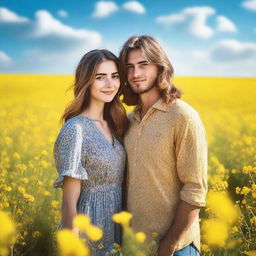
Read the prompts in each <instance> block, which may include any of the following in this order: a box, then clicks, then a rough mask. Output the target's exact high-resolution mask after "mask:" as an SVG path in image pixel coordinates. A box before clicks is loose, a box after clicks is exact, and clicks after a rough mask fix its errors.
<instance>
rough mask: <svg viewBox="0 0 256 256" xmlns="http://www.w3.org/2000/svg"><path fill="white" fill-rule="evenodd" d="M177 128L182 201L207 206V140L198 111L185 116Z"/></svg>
mask: <svg viewBox="0 0 256 256" xmlns="http://www.w3.org/2000/svg"><path fill="white" fill-rule="evenodd" d="M182 119H183V120H182V121H181V125H180V126H177V128H178V130H177V131H176V132H177V141H176V158H177V173H178V176H179V179H180V182H181V183H182V189H181V191H180V199H181V200H183V201H185V202H187V203H189V204H191V205H195V206H199V207H203V206H205V204H206V201H205V199H206V193H207V167H208V161H207V138H206V132H205V129H204V126H203V124H202V122H201V120H200V117H199V115H198V114H197V112H196V111H193V112H191V113H190V115H184V116H183V118H182Z"/></svg>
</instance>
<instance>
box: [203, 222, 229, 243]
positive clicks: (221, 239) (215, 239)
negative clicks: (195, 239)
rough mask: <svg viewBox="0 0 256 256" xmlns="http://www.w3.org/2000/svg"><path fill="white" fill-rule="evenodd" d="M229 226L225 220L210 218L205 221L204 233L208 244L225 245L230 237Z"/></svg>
mask: <svg viewBox="0 0 256 256" xmlns="http://www.w3.org/2000/svg"><path fill="white" fill-rule="evenodd" d="M228 230H229V227H228V225H227V224H226V223H225V222H222V221H219V220H216V219H208V220H205V221H203V224H202V233H203V237H204V239H205V241H206V242H207V244H208V245H212V246H220V247H224V246H225V244H226V240H227V238H228Z"/></svg>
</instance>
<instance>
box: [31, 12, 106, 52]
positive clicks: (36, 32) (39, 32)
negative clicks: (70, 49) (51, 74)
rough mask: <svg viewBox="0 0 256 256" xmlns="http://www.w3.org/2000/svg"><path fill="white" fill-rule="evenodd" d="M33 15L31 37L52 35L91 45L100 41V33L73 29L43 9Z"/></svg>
mask: <svg viewBox="0 0 256 256" xmlns="http://www.w3.org/2000/svg"><path fill="white" fill-rule="evenodd" d="M35 16H36V20H35V23H34V29H33V33H32V34H31V36H32V37H36V38H39V37H40V38H44V37H53V38H57V39H59V40H67V41H68V42H71V41H73V40H75V41H77V42H83V43H87V44H92V45H98V44H99V43H100V42H101V35H100V34H99V33H98V32H95V31H89V30H85V29H74V28H72V27H70V26H67V25H64V24H63V23H61V22H60V21H59V20H57V19H55V18H54V17H53V16H52V15H51V14H50V13H49V12H47V11H45V10H40V11H37V12H36V14H35ZM59 43H60V44H61V43H64V42H63V41H60V42H59ZM57 47H58V46H57Z"/></svg>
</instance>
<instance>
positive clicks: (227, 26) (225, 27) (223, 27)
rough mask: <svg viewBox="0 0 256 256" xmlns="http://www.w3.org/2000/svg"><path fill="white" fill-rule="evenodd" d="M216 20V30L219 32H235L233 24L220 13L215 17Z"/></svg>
mask: <svg viewBox="0 0 256 256" xmlns="http://www.w3.org/2000/svg"><path fill="white" fill-rule="evenodd" d="M216 22H217V28H216V30H217V31H219V32H228V33H235V32H237V28H236V26H235V24H234V23H233V22H232V21H231V20H230V19H228V18H227V17H225V16H222V15H220V16H218V17H216Z"/></svg>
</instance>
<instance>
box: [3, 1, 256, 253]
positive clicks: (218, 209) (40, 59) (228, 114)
mask: <svg viewBox="0 0 256 256" xmlns="http://www.w3.org/2000/svg"><path fill="white" fill-rule="evenodd" d="M142 34H148V35H151V36H153V37H155V38H156V39H157V40H159V42H160V43H161V45H162V47H163V48H164V49H165V51H166V52H167V54H168V56H169V58H170V60H171V62H172V64H173V66H174V69H175V78H174V83H175V85H176V86H177V87H179V88H181V89H182V90H183V92H184V95H183V97H182V98H183V99H184V100H185V101H187V102H188V103H189V104H191V105H192V106H193V107H194V108H195V109H196V110H197V111H198V112H199V114H200V116H201V118H202V121H203V123H204V125H205V127H206V130H207V135H208V142H209V175H208V178H209V179H208V180H209V193H208V197H207V206H206V208H205V209H203V210H202V211H201V214H200V218H201V230H202V255H204V256H223V255H228V256H241V255H256V251H255V250H256V246H255V244H256V185H255V183H256V146H255V145H256V121H255V120H256V101H255V99H256V79H255V76H256V0H232V1H229V2H228V1H216V0H207V1H202V0H190V1H186V0H172V1H171V0H169V1H164V0H159V1H156V0H141V1H88V0H77V1H59V0H52V1H50V0H47V1H31V0H22V1H17V0H0V73H1V74H0V120H1V123H0V230H1V232H0V255H8V254H9V253H11V254H12V255H33V256H34V255H57V249H56V243H55V239H54V237H55V234H56V229H57V225H58V223H59V220H60V208H61V191H60V190H55V189H53V187H52V183H53V181H54V179H55V178H56V177H57V172H56V170H55V167H54V161H53V156H52V149H53V144H54V141H55V139H56V136H57V134H58V132H59V129H60V127H61V124H60V123H59V119H60V116H61V114H62V113H63V111H64V108H65V106H66V105H67V104H68V102H69V101H70V100H71V98H72V91H70V90H68V88H69V87H70V86H71V85H72V83H73V73H74V70H75V68H76V65H77V63H78V61H79V60H80V58H81V57H82V55H83V54H84V53H85V52H87V51H88V50H90V49H94V48H108V49H110V50H112V51H113V52H114V53H116V54H117V55H118V53H119V50H120V48H121V47H122V44H123V43H124V42H125V40H127V39H128V38H129V37H130V36H132V35H142ZM126 109H127V112H129V111H130V110H131V108H126ZM4 214H7V215H8V216H9V217H10V218H11V219H12V220H13V222H14V223H15V229H16V232H14V231H13V228H12V226H11V224H10V223H9V222H7V221H6V218H5V217H3V216H5V215H4ZM142 231H143V230H142ZM6 238H8V239H7V240H8V241H6ZM11 238H12V239H11ZM132 241H134V240H132ZM64 244H65V245H66V246H69V247H68V248H66V249H67V250H68V249H69V250H71V251H72V250H73V252H74V253H75V254H73V255H81V253H80V254H79V251H77V250H78V247H76V245H72V243H69V242H67V240H64ZM80 252H81V251H80Z"/></svg>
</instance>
